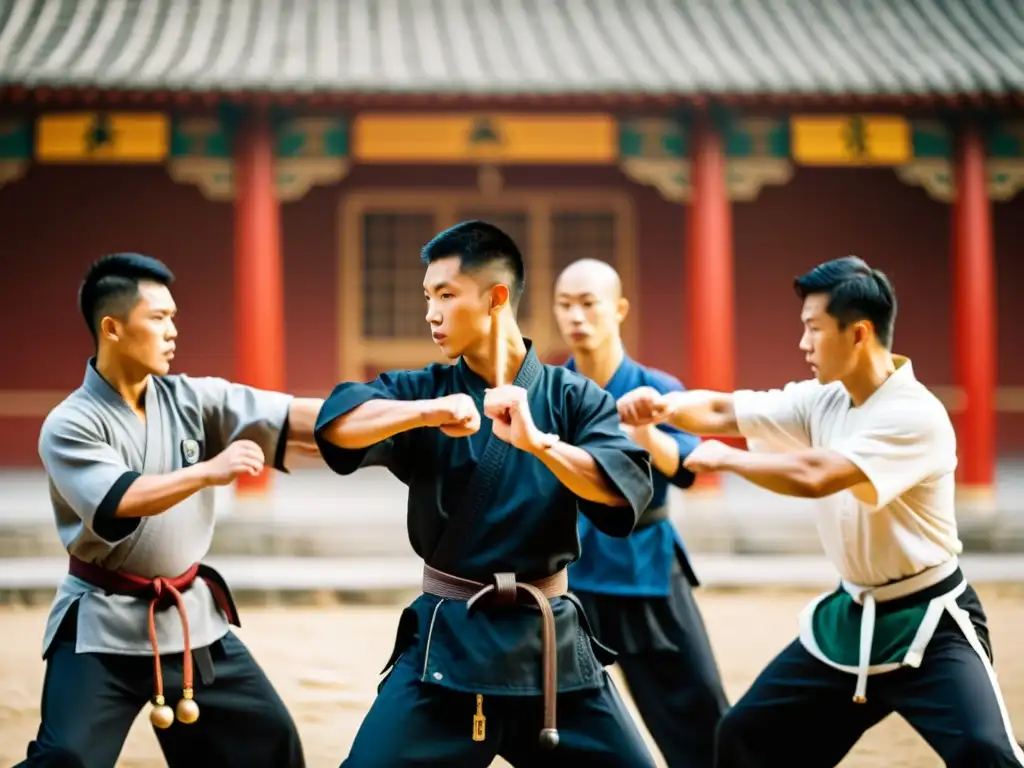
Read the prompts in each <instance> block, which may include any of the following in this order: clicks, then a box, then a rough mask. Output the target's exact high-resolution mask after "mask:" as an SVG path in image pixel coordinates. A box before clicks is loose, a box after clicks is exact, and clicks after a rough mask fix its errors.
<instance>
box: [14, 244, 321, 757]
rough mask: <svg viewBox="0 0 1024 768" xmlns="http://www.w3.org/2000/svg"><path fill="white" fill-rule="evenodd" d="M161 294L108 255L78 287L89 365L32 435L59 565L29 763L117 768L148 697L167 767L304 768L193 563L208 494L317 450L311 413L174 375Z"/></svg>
mask: <svg viewBox="0 0 1024 768" xmlns="http://www.w3.org/2000/svg"><path fill="white" fill-rule="evenodd" d="M172 281H173V275H172V274H171V273H170V271H169V270H168V269H167V268H166V267H165V266H164V265H163V264H162V263H160V262H159V261H157V260H155V259H151V258H149V257H146V256H140V255H136V254H116V255H113V256H107V257H105V258H103V259H100V260H99V261H97V262H96V263H95V264H93V266H92V267H91V269H90V270H89V273H88V275H87V276H86V278H85V281H84V283H83V284H82V287H81V292H80V296H79V303H80V306H81V310H82V314H83V315H84V317H85V320H86V322H87V324H88V326H89V330H90V331H91V332H92V334H93V337H94V340H95V342H96V357H95V358H93V359H91V360H90V361H89V363H88V364H87V366H86V369H85V380H84V381H83V382H82V386H81V387H79V388H78V389H77V390H75V391H74V392H73V393H71V395H70V396H68V398H67V399H65V400H64V401H63V402H62V403H60V405H58V406H57V407H56V408H55V409H54V410H53V411H52V412H51V413H50V414H49V416H48V417H47V418H46V421H45V422H44V424H43V427H42V431H41V434H40V437H39V455H40V457H41V458H42V461H43V465H44V467H45V469H46V474H47V476H48V479H49V486H50V498H51V500H52V503H53V509H54V515H55V517H56V522H57V528H58V531H59V533H60V537H61V541H62V542H63V543H64V546H65V547H66V548H67V550H68V553H69V555H70V566H69V573H68V575H67V576H66V577H65V578H64V580H63V581H62V583H61V585H60V587H59V589H58V591H57V596H56V599H55V600H54V603H53V607H52V609H51V612H50V616H49V620H48V622H47V627H46V634H45V638H44V640H43V657H44V659H45V660H46V677H45V681H44V685H43V696H42V707H41V710H42V723H41V725H40V728H39V732H38V734H37V736H36V739H35V741H33V742H31V744H30V745H29V748H28V759H27V761H26V762H24V763H22V765H23V766H44V765H68V766H85V767H86V768H113V766H114V765H115V764H116V762H117V759H118V755H119V754H120V751H121V748H122V746H123V744H124V739H125V737H126V736H127V734H128V730H129V728H130V727H131V725H132V722H133V721H134V720H135V718H136V716H137V715H138V713H139V710H140V709H141V708H142V707H143V705H144V704H145V703H146V701H147V700H150V701H151V702H152V704H153V708H152V711H151V712H150V720H151V721H152V723H153V725H154V727H155V729H156V735H157V738H158V739H159V742H160V746H161V748H162V750H163V753H164V756H165V757H166V759H167V763H168V765H170V766H172V768H173V767H174V766H186V765H187V766H189V767H190V768H192V767H193V766H196V765H198V764H200V763H202V764H208V765H216V766H218V767H219V768H230V767H231V766H239V768H241V767H242V766H244V767H245V768H261V767H262V766H266V768H297V767H299V766H303V765H304V759H303V755H302V747H301V745H300V741H299V736H298V733H297V731H296V728H295V724H294V722H293V721H292V719H291V717H290V715H289V714H288V711H287V710H286V709H285V706H284V704H283V702H282V701H281V699H280V697H279V696H278V695H277V692H276V691H275V690H274V687H273V686H272V685H271V683H270V681H269V680H268V679H267V677H266V676H265V675H264V673H263V671H262V670H261V669H260V667H259V666H258V664H257V663H256V661H255V660H254V659H253V658H252V656H251V655H250V654H249V651H248V650H247V649H246V647H245V645H244V644H243V643H242V641H241V640H240V639H239V638H238V637H237V636H236V635H235V634H234V633H233V632H232V631H231V630H230V628H229V625H230V624H235V625H236V626H237V625H238V618H237V612H236V610H235V607H234V605H233V602H232V600H231V597H230V593H229V591H228V588H227V585H226V584H225V583H224V581H223V579H221V577H220V576H219V575H218V574H217V573H216V572H215V571H213V570H212V569H211V568H209V567H208V566H204V565H199V561H200V560H201V559H202V558H203V557H204V556H205V555H206V554H207V552H208V550H209V546H210V542H211V540H212V537H213V528H214V487H215V486H218V485H227V484H229V483H231V482H232V481H233V480H234V479H235V478H237V477H238V476H240V475H244V474H246V473H249V474H257V473H259V472H260V471H261V470H262V468H263V465H264V461H265V457H269V458H270V459H271V460H272V461H273V466H274V467H275V468H277V469H283V459H284V454H285V447H286V445H287V444H288V441H289V440H293V441H295V442H296V443H299V444H307V445H315V444H314V443H313V439H312V428H313V425H314V422H315V418H316V414H317V411H318V410H319V407H320V405H321V401H319V400H302V399H296V398H292V397H291V396H290V395H286V394H281V393H278V392H266V391H262V390H257V389H253V388H251V387H246V386H241V385H239V384H233V383H231V382H228V381H225V380H223V379H217V378H190V377H188V376H184V375H168V370H169V368H170V362H171V359H172V358H173V355H174V347H175V339H176V337H177V331H176V330H175V326H174V315H175V305H174V301H173V299H172V297H171V293H170V290H169V289H168V286H169V285H170V283H171V282H172ZM193 668H194V670H193ZM193 671H195V674H194V675H193ZM171 707H174V708H175V709H171ZM175 719H177V721H178V722H175Z"/></svg>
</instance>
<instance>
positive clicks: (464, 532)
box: [429, 342, 543, 573]
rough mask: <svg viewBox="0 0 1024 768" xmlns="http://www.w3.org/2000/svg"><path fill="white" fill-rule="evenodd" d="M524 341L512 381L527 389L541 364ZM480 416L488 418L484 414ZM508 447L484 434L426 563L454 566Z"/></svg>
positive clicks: (491, 492) (491, 491) (445, 568)
mask: <svg viewBox="0 0 1024 768" xmlns="http://www.w3.org/2000/svg"><path fill="white" fill-rule="evenodd" d="M527 343H528V344H529V348H528V349H527V352H526V357H525V358H524V359H523V364H522V365H521V366H520V367H519V373H518V374H517V375H516V378H515V381H513V382H512V385H513V386H516V387H522V388H523V389H525V390H527V391H529V389H530V386H531V385H532V384H533V383H534V382H536V381H537V379H538V378H540V374H541V371H542V370H543V367H542V364H541V362H540V360H538V359H537V354H536V352H535V351H534V349H533V344H532V343H531V342H527ZM483 418H484V420H486V419H487V417H486V416H484V417H483ZM489 428H490V425H488V429H489ZM511 448H512V446H510V445H509V444H508V443H506V442H505V441H504V440H502V439H500V438H497V437H495V436H494V434H493V432H491V434H489V435H488V436H487V444H486V446H485V447H484V452H483V455H482V456H481V457H480V463H479V464H477V466H476V469H475V470H474V471H473V474H472V475H471V476H470V478H469V482H468V483H467V484H466V490H465V491H464V492H463V494H462V498H461V500H460V502H459V505H458V508H457V509H456V510H455V511H454V512H453V513H452V516H451V517H450V518H449V520H448V525H447V526H446V527H445V529H444V531H443V532H442V534H441V538H440V540H439V541H438V543H437V547H436V548H435V549H434V553H433V556H432V557H431V558H430V560H429V564H430V565H431V566H433V567H434V568H437V569H439V570H442V571H448V572H449V573H450V572H452V570H454V569H455V568H456V567H457V563H458V553H459V548H460V547H461V545H462V544H463V543H464V542H465V541H466V539H467V537H468V534H469V532H470V530H471V528H472V525H473V522H474V520H475V519H476V516H477V514H478V513H479V512H480V511H481V510H483V509H485V508H486V507H487V505H488V504H490V503H491V501H492V499H493V497H494V493H495V491H496V490H497V487H498V480H500V479H501V470H502V466H503V465H504V463H505V457H506V456H507V455H508V452H509V450H510V449H511Z"/></svg>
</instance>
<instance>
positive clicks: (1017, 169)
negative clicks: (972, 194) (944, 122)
mask: <svg viewBox="0 0 1024 768" xmlns="http://www.w3.org/2000/svg"><path fill="white" fill-rule="evenodd" d="M896 177H897V178H898V179H899V180H900V181H902V182H903V183H904V184H908V185H910V186H918V187H922V188H923V189H924V191H925V192H926V193H928V196H929V197H931V198H932V199H933V200H937V201H938V202H940V203H951V202H953V201H954V200H955V199H956V189H955V187H954V186H953V169H952V165H951V163H950V162H949V161H948V160H942V159H939V158H930V159H927V160H915V161H913V162H911V163H907V164H906V165H901V166H899V167H898V168H896ZM1021 189H1024V158H1021V159H998V160H989V161H988V197H989V199H990V200H994V201H996V202H1006V201H1008V200H1012V199H1013V198H1014V197H1015V196H1016V195H1017V193H1018V192H1020V191H1021Z"/></svg>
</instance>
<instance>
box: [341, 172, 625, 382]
mask: <svg viewBox="0 0 1024 768" xmlns="http://www.w3.org/2000/svg"><path fill="white" fill-rule="evenodd" d="M342 211H343V226H342V280H341V295H340V298H339V301H340V314H341V318H342V323H343V325H342V331H341V344H340V347H341V353H340V367H341V369H342V373H343V377H345V378H351V377H360V376H362V374H363V373H364V371H365V372H370V371H374V370H378V369H379V370H391V369H394V368H405V367H410V368H418V367H420V366H422V365H425V364H427V363H428V362H432V361H436V360H441V359H443V356H441V355H440V353H439V351H438V350H437V348H436V347H435V345H434V344H433V342H431V340H430V332H429V328H428V326H427V323H426V318H425V315H426V304H425V302H424V300H423V272H424V266H423V264H422V262H421V261H420V258H419V257H420V250H421V249H422V248H423V246H424V245H425V244H426V243H427V242H429V241H430V239H431V238H432V237H434V235H436V234H437V232H438V231H440V230H441V229H444V228H445V227H449V226H451V225H453V224H455V223H456V222H459V221H466V220H469V219H481V220H483V221H489V222H491V223H493V224H495V225H497V226H498V227H501V228H502V229H503V230H505V231H506V232H508V234H509V235H510V236H511V237H512V238H513V239H514V240H515V241H516V243H517V244H518V245H519V248H520V251H521V252H522V254H523V259H524V263H525V267H526V288H525V292H524V294H523V298H522V301H521V302H520V306H519V323H520V327H521V328H522V330H523V332H524V334H526V335H527V336H529V337H531V338H532V339H533V340H534V342H535V343H536V344H537V349H538V351H539V352H540V353H541V354H542V355H543V354H546V353H553V352H559V353H562V352H564V344H563V343H562V340H561V338H560V337H559V335H558V329H557V327H556V326H555V322H554V315H553V313H552V310H551V302H552V300H553V298H554V281H555V279H556V278H557V276H558V274H559V273H560V272H561V271H562V270H563V269H564V268H565V267H566V266H568V265H569V264H570V263H572V262H573V261H575V260H576V259H581V258H593V259H599V260H601V261H606V262H608V263H610V264H612V265H613V266H615V267H616V268H617V269H619V271H620V273H621V274H622V277H623V283H624V288H625V289H626V291H627V293H630V291H633V294H632V295H635V274H634V272H635V265H634V258H633V224H632V210H631V208H630V206H629V204H628V202H627V201H626V200H625V197H624V196H623V195H621V194H619V193H616V192H609V191H605V190H587V189H575V190H557V189H552V190H543V191H540V190H530V191H527V190H523V191H519V190H509V191H508V192H506V193H504V194H502V195H501V197H500V198H498V199H495V200H481V199H480V195H478V194H474V193H466V192H451V191H449V190H434V191H423V192H420V191H414V192H408V191H400V192H395V191H392V192H387V191H383V190H382V191H373V192H367V193H360V194H358V195H353V196H351V197H349V198H347V199H346V201H345V204H344V206H343V209H342ZM635 325H636V323H635V322H634V323H631V324H630V326H631V327H629V328H625V329H624V332H625V333H626V335H627V336H628V335H629V334H630V333H631V331H632V329H633V328H634V327H635Z"/></svg>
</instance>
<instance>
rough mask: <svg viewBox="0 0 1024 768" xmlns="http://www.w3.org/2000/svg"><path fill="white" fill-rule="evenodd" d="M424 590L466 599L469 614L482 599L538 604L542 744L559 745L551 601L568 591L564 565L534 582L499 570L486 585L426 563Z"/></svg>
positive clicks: (502, 603)
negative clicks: (541, 676)
mask: <svg viewBox="0 0 1024 768" xmlns="http://www.w3.org/2000/svg"><path fill="white" fill-rule="evenodd" d="M423 591H424V593H426V594H428V595H434V596H436V597H442V598H445V599H447V600H464V601H466V610H467V611H469V612H470V613H472V611H473V609H474V608H475V607H477V606H478V605H479V604H480V603H481V601H487V602H491V603H493V604H495V605H514V604H523V603H534V604H536V606H537V607H538V608H539V609H540V617H541V666H542V670H543V675H544V723H543V728H541V731H540V743H541V745H542V746H544V747H546V748H548V749H553V748H554V747H556V746H558V727H557V723H556V710H555V705H556V701H557V698H558V656H557V653H556V651H557V648H556V643H555V640H556V638H555V614H554V612H553V611H552V610H551V602H550V601H551V599H552V598H555V597H561V596H562V595H564V594H566V592H568V591H569V575H568V572H567V571H566V570H565V569H564V568H563V569H562V570H561V571H559V572H558V573H556V574H555V575H554V576H548V577H547V578H545V579H541V580H539V581H535V582H532V583H531V582H521V581H517V580H516V575H515V574H514V573H496V574H494V583H493V584H484V583H483V582H479V581H472V580H470V579H463V578H461V577H459V576H453V575H452V574H450V573H445V572H444V571H439V570H437V569H436V568H431V567H430V566H429V565H424V566H423ZM523 598H527V600H524V599H523Z"/></svg>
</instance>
